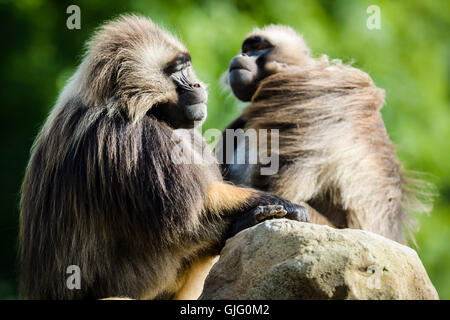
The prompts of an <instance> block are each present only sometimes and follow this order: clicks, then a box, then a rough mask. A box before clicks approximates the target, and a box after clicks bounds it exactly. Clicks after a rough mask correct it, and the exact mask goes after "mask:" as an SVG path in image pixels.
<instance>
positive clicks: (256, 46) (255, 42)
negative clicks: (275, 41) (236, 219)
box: [242, 36, 273, 53]
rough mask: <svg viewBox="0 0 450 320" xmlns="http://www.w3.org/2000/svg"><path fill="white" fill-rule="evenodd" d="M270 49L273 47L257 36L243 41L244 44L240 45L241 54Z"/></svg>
mask: <svg viewBox="0 0 450 320" xmlns="http://www.w3.org/2000/svg"><path fill="white" fill-rule="evenodd" d="M272 47H273V46H272V45H271V44H270V42H269V41H267V40H266V39H264V38H262V37H259V36H255V37H251V38H248V39H247V40H245V41H244V43H243V44H242V52H243V53H247V52H250V51H259V50H265V49H269V48H272Z"/></svg>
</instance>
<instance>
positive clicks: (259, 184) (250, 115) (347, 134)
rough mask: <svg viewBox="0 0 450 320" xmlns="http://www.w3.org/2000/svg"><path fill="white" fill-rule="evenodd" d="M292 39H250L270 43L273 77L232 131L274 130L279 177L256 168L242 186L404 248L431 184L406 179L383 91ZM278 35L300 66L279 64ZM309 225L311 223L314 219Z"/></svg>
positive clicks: (278, 29) (278, 32)
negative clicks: (309, 208) (386, 118)
mask: <svg viewBox="0 0 450 320" xmlns="http://www.w3.org/2000/svg"><path fill="white" fill-rule="evenodd" d="M293 32H294V31H293V30H292V29H290V28H287V27H283V26H269V27H267V28H265V29H262V30H261V29H257V30H255V31H253V32H252V33H251V34H250V35H255V34H257V35H262V36H265V37H266V38H268V39H269V40H271V41H273V42H272V43H275V48H274V50H275V51H273V52H271V53H270V57H268V58H267V61H269V62H268V63H267V64H268V65H269V66H266V68H272V70H270V71H269V75H268V76H267V77H266V78H265V79H263V80H262V81H261V82H260V83H259V85H258V88H257V90H256V92H255V94H254V95H253V97H252V102H251V104H250V105H249V106H248V107H247V108H245V109H244V111H243V114H242V116H241V117H240V118H238V120H236V121H235V122H234V123H235V125H231V126H232V127H233V128H234V129H236V128H238V127H244V128H246V129H249V128H254V129H279V130H280V132H279V136H280V149H279V157H280V170H279V172H278V173H277V174H275V175H271V176H262V175H260V174H259V172H260V168H259V165H258V166H255V167H254V169H253V171H252V174H251V176H250V177H249V180H247V182H246V184H247V185H249V186H252V187H256V188H260V189H262V190H266V191H270V192H274V193H276V194H278V195H280V196H282V197H284V198H286V199H289V200H291V201H293V202H296V203H300V202H302V201H305V202H307V203H308V204H309V205H311V206H312V207H313V208H314V209H316V210H317V211H319V212H320V213H321V214H323V215H324V216H325V217H326V218H327V219H328V221H329V222H331V223H332V224H333V225H334V226H335V227H338V228H346V227H349V228H358V229H363V230H368V231H372V232H375V233H378V234H381V235H383V236H386V237H388V238H391V239H393V240H396V241H398V242H401V243H405V241H406V239H405V233H409V234H411V231H412V230H414V222H413V219H412V216H411V213H412V212H428V211H429V210H430V206H429V203H430V202H429V201H427V200H429V199H428V198H429V196H430V193H428V192H427V188H428V187H429V185H428V184H427V183H425V182H423V181H421V180H420V179H409V178H407V175H408V174H407V173H405V172H404V171H403V170H402V166H401V164H400V162H399V161H398V159H397V156H396V152H395V148H394V146H393V144H392V142H391V141H390V139H389V136H388V134H387V132H386V129H385V126H384V123H383V120H382V116H381V113H380V108H381V107H382V106H383V104H384V97H385V93H384V90H382V89H380V88H377V87H376V86H375V84H374V83H373V81H372V80H371V78H370V77H369V76H368V75H367V74H366V73H364V72H363V71H361V70H358V69H357V68H354V67H352V66H349V65H345V64H342V63H341V62H340V61H332V62H330V61H329V60H328V58H327V57H326V56H323V57H321V58H319V59H314V58H312V57H311V56H309V49H307V47H306V45H305V44H304V42H303V39H302V38H301V37H300V36H298V35H295V36H294V35H293V34H294V33H293ZM277 36H278V37H279V38H284V39H286V38H287V39H289V38H290V39H291V41H290V42H289V46H288V48H289V50H291V49H292V50H294V51H290V54H291V55H292V53H293V52H295V53H296V54H297V56H298V59H297V60H296V59H294V58H292V57H290V58H289V59H288V61H286V63H284V62H285V61H284V60H283V59H284V57H283V55H282V53H283V50H285V51H286V46H285V47H283V46H282V45H280V46H278V42H277ZM278 41H279V40H278ZM295 43H297V44H298V45H297V46H296V45H295ZM284 44H285V43H284ZM302 48H303V49H302ZM223 168H224V175H225V177H226V178H228V179H230V180H231V181H233V182H239V181H236V177H237V176H238V175H239V174H237V175H235V176H234V177H233V175H230V166H229V165H227V164H225V165H224V166H223ZM237 172H239V169H238V171H237ZM311 220H312V222H315V218H314V216H313V215H312V216H311ZM321 220H322V219H321ZM328 221H326V222H322V221H321V222H319V223H323V224H329V223H328Z"/></svg>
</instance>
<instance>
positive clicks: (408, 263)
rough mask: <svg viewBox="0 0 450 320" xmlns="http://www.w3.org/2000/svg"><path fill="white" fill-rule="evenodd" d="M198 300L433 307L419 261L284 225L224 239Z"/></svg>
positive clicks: (409, 254) (365, 241)
mask: <svg viewBox="0 0 450 320" xmlns="http://www.w3.org/2000/svg"><path fill="white" fill-rule="evenodd" d="M200 299H205V300H206V299H439V297H438V294H437V292H436V289H435V288H434V287H433V285H432V283H431V281H430V279H429V277H428V275H427V273H426V271H425V269H424V267H423V265H422V262H421V261H420V259H419V257H418V256H417V253H416V252H415V251H414V250H413V249H411V248H409V247H406V246H404V245H401V244H399V243H397V242H394V241H391V240H389V239H386V238H384V237H382V236H379V235H376V234H373V233H370V232H367V231H362V230H354V229H340V230H338V229H333V228H330V227H327V226H322V225H315V224H308V223H301V222H297V221H291V220H286V219H276V220H270V221H265V222H263V223H260V224H258V225H256V226H254V227H252V228H250V229H247V230H244V231H242V232H240V233H238V234H237V235H236V236H235V237H233V238H231V239H229V240H228V241H227V243H226V245H225V247H224V249H223V250H222V252H221V257H220V259H219V261H218V262H217V263H216V264H215V265H214V267H213V268H212V270H211V272H210V273H209V275H208V277H207V279H206V282H205V285H204V290H203V293H202V295H201V296H200Z"/></svg>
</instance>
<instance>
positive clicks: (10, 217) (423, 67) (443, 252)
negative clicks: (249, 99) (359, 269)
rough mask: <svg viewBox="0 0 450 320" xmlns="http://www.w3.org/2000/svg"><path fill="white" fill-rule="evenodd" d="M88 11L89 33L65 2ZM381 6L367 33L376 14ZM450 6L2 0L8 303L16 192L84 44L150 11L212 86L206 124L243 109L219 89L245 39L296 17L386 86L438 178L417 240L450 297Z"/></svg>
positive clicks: (412, 149)
mask: <svg viewBox="0 0 450 320" xmlns="http://www.w3.org/2000/svg"><path fill="white" fill-rule="evenodd" d="M70 4H77V5H79V6H80V8H81V30H68V29H67V28H66V19H67V18H68V16H69V15H68V14H66V8H67V6H69V5H70ZM372 4H376V5H378V6H379V7H380V9H381V30H368V29H367V27H366V20H367V18H368V14H367V13H366V9H367V7H368V6H369V5H372ZM449 4H450V2H449V1H446V0H442V1H429V0H427V1H420V0H408V1H377V0H372V1H360V0H355V1H350V0H348V1H339V2H338V1H274V0H254V1H253V0H252V1H250V0H239V1H237V0H236V1H223V0H221V1H194V0H191V1H168V0H165V1H152V0H145V1H144V0H136V1H130V2H126V1H118V0H110V1H104V2H100V1H97V2H95V1H70V2H64V1H53V2H49V1H41V0H15V1H5V0H0V24H1V30H2V36H3V39H2V41H3V44H2V49H1V50H0V77H1V82H0V83H1V88H0V94H1V99H0V101H1V107H0V113H1V117H0V121H1V123H0V132H1V139H0V143H1V146H0V150H1V156H0V161H1V165H0V168H1V176H0V180H1V190H0V204H1V206H0V210H1V212H0V298H3V299H10V298H16V297H17V282H16V272H17V262H16V252H17V221H18V211H17V207H18V198H19V197H18V190H19V186H20V183H21V180H22V177H23V173H24V168H25V166H26V163H27V159H28V156H29V149H30V146H31V144H32V142H33V139H34V137H35V135H36V133H37V132H38V130H39V127H40V126H41V125H42V123H43V121H44V119H45V118H46V115H47V114H48V112H49V110H50V108H51V107H52V104H53V103H54V101H55V100H56V98H57V95H58V92H59V91H60V90H61V88H62V87H63V86H64V83H65V81H66V80H67V78H68V77H69V76H70V74H71V73H72V72H73V71H74V69H75V67H76V66H77V64H78V63H79V62H80V57H81V54H82V48H83V44H84V42H85V41H86V40H87V39H88V37H89V35H90V34H91V33H92V32H93V30H94V29H95V27H97V26H98V25H99V24H100V23H102V22H103V21H104V20H107V19H111V18H113V17H114V16H117V15H118V14H120V13H124V12H135V13H141V14H144V15H147V16H149V17H151V18H153V19H154V20H155V21H156V22H158V23H160V24H161V25H163V26H165V27H166V28H168V29H169V30H171V31H173V32H175V33H176V34H177V35H178V36H179V37H180V38H181V39H182V40H183V41H184V42H185V43H186V45H187V47H188V48H189V49H190V51H191V55H192V58H193V62H194V67H195V68H196V70H197V75H198V76H199V78H200V79H202V80H203V81H204V82H207V83H209V96H210V100H209V107H208V108H209V116H208V120H207V122H206V125H205V126H204V129H207V128H211V127H214V128H218V129H223V128H224V127H225V126H226V124H227V123H229V122H230V121H231V120H232V119H233V118H234V117H235V116H236V115H237V114H239V112H240V107H241V106H243V105H242V104H239V103H238V102H237V101H236V100H235V98H233V97H232V95H231V94H230V92H229V91H228V90H226V89H224V88H223V86H222V85H221V84H220V81H219V79H220V77H221V75H222V73H223V72H224V71H225V70H226V68H227V65H228V63H229V61H230V59H231V58H232V57H233V56H234V55H235V54H236V53H237V52H238V51H239V48H240V43H241V41H242V39H243V37H244V36H245V35H246V33H248V32H249V31H250V30H251V29H252V28H253V27H255V26H263V25H265V24H268V23H280V24H287V25H290V26H292V27H294V28H295V29H296V30H297V31H298V32H300V33H302V34H303V35H304V37H305V39H306V41H307V42H308V43H309V45H310V47H311V49H312V51H313V53H314V54H316V55H320V54H324V53H325V54H327V55H329V56H330V57H331V58H341V59H343V60H344V62H351V61H353V63H354V65H355V66H356V67H358V68H361V69H363V70H364V71H366V72H368V73H369V74H370V75H371V76H372V77H373V79H374V80H375V82H376V84H377V85H378V86H380V87H382V88H384V89H385V90H386V94H387V99H386V105H385V106H384V108H383V109H382V112H383V117H384V120H385V123H386V126H387V129H388V132H389V134H390V137H391V139H392V140H393V141H394V142H395V144H396V145H397V147H398V154H399V157H400V159H401V160H402V161H403V163H404V165H405V167H406V168H407V169H413V170H418V171H423V172H426V173H428V175H427V180H428V181H431V182H433V183H434V184H436V186H437V187H438V190H439V197H438V198H437V199H436V202H435V206H434V209H433V212H432V214H431V215H430V216H421V217H420V222H421V229H420V231H419V232H418V234H417V242H418V247H417V248H416V249H417V251H418V254H419V256H420V257H421V258H422V260H423V263H424V265H425V267H426V269H427V270H428V272H429V275H430V278H431V280H432V282H433V283H434V285H435V286H436V288H437V290H438V292H439V294H440V297H441V298H445V299H449V298H450V270H449V269H450V250H449V249H450V232H449V231H450V215H449V212H450V161H449V160H450V157H449V152H450V142H449V140H450V104H449V75H450V67H449V61H450V59H449V58H450V48H449V34H450V32H449V31H450V28H449V25H450V16H449V15H450V6H449Z"/></svg>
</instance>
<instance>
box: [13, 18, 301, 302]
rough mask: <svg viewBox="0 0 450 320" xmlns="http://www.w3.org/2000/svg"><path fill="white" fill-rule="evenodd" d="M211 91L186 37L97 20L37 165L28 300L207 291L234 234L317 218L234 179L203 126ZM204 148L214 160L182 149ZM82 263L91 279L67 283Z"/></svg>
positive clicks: (27, 201)
mask: <svg viewBox="0 0 450 320" xmlns="http://www.w3.org/2000/svg"><path fill="white" fill-rule="evenodd" d="M206 100H207V95H206V90H205V86H204V84H203V83H201V82H199V81H198V80H197V78H196V76H195V74H194V71H193V69H192V66H191V60H190V56H189V53H188V51H187V50H186V48H185V47H184V46H183V45H182V44H181V43H180V42H179V41H178V40H177V39H176V38H175V37H174V36H172V35H171V34H169V33H168V32H167V31H164V30H162V29H160V28H159V27H158V26H156V25H155V24H154V23H153V22H152V21H151V20H149V19H147V18H144V17H138V16H122V17H120V18H119V19H117V20H115V21H112V22H109V23H107V24H105V25H104V26H102V27H101V28H100V29H99V30H98V31H97V32H96V34H95V35H94V36H93V38H92V39H91V40H90V42H89V43H88V49H87V52H86V54H85V57H84V59H83V61H82V63H81V64H80V66H79V67H78V69H77V71H76V72H75V74H74V75H73V76H72V77H71V78H70V80H69V81H68V83H67V85H66V87H65V88H64V90H63V91H62V93H61V95H60V97H59V99H58V101H57V103H56V105H55V107H54V108H53V110H52V112H51V114H50V116H49V117H48V119H47V121H46V122H45V124H44V126H43V128H42V130H41V132H40V133H39V135H38V137H37V138H36V141H35V143H34V146H33V149H32V154H31V159H30V162H29V164H28V167H27V171H26V174H25V179H24V182H23V186H22V198H21V216H20V247H21V252H20V267H21V281H20V283H21V294H22V295H23V297H24V298H27V299H97V298H105V297H110V296H116V297H117V296H119V297H120V296H125V297H130V298H138V299H151V298H196V297H197V296H198V294H199V293H200V292H199V290H201V289H202V283H203V280H204V277H205V275H206V272H207V271H208V270H209V268H210V266H211V260H212V258H213V257H214V256H215V255H217V254H218V253H219V250H220V248H221V246H222V245H223V242H224V240H225V239H226V238H227V237H229V236H231V235H233V234H234V233H236V232H238V231H239V230H242V229H243V228H246V227H249V226H251V225H254V224H255V223H257V222H259V221H261V220H263V219H266V218H275V217H282V216H284V217H287V218H290V219H295V220H300V221H305V220H308V217H307V213H306V211H305V209H304V208H303V207H301V206H298V205H295V204H292V203H291V202H289V201H286V200H283V199H281V198H280V197H279V196H276V195H274V194H270V193H267V192H262V191H256V190H253V189H249V188H238V187H234V186H232V185H230V184H227V183H225V182H223V180H222V177H221V174H220V169H219V166H218V164H217V162H216V161H215V158H214V155H212V153H211V152H208V151H210V150H208V149H206V148H207V145H206V143H205V141H204V140H203V139H202V137H201V135H200V134H199V133H198V132H197V130H196V129H195V128H194V127H195V126H196V125H197V124H200V123H201V122H202V121H204V119H205V117H206ZM191 141H194V142H195V141H196V144H192V143H191ZM180 146H181V147H182V149H183V152H184V153H183V152H181V155H179V156H175V155H174V150H177V148H179V147H180ZM205 149H206V151H207V152H204V150H205ZM202 151H203V152H202ZM177 152H178V151H177ZM176 154H177V155H178V153H176ZM202 154H203V155H202ZM193 155H195V156H198V155H200V156H198V157H197V161H198V159H201V162H200V163H198V162H195V163H194V164H192V163H189V162H186V161H180V160H186V159H188V157H190V156H193ZM175 160H176V161H175ZM70 265H77V266H78V267H79V270H80V272H81V274H80V276H81V282H80V288H79V289H78V290H77V289H73V290H70V289H69V288H68V287H67V286H66V280H67V277H68V274H66V270H67V267H68V266H70Z"/></svg>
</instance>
